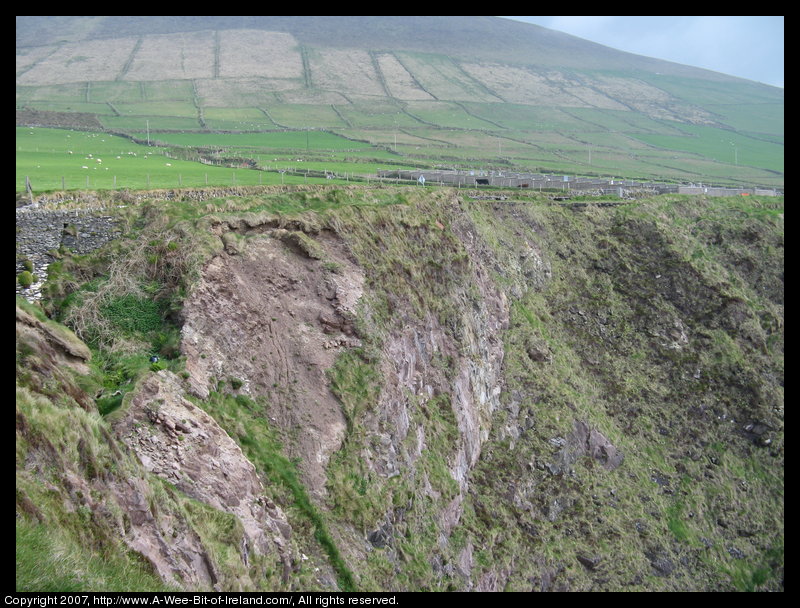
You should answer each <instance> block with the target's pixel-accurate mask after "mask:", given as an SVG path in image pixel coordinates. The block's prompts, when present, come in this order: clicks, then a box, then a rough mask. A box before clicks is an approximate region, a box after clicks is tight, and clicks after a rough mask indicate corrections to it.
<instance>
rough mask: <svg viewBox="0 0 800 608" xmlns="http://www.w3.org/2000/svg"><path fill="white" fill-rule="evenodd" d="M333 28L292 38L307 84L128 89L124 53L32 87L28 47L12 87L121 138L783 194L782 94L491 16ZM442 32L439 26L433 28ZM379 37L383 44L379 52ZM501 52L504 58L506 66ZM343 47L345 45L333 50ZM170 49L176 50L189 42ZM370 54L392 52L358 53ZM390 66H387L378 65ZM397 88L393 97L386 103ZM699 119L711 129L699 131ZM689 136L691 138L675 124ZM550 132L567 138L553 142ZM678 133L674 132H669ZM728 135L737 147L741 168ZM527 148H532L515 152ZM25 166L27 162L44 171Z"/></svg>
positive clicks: (210, 78) (212, 81)
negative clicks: (346, 150) (315, 137)
mask: <svg viewBox="0 0 800 608" xmlns="http://www.w3.org/2000/svg"><path fill="white" fill-rule="evenodd" d="M271 19H272V21H271V24H272V25H271V27H275V28H278V29H282V28H286V31H291V30H292V26H291V23H290V20H287V21H285V22H284V21H281V19H279V18H271ZM331 19H335V18H326V19H325V20H314V19H313V18H308V19H306V20H304V21H303V23H302V24H301V25H297V27H298V28H299V29H297V30H295V31H294V35H295V36H298V37H299V38H298V40H299V41H300V42H299V44H298V46H297V47H296V48H295V47H292V50H291V52H293V53H299V54H302V53H305V57H306V61H307V63H306V64H305V67H304V68H303V70H304V77H303V78H283V79H281V78H278V79H277V80H276V79H270V78H268V77H265V76H269V69H270V68H269V67H268V66H267V64H264V65H265V66H267V67H264V69H265V70H267V72H266V73H265V74H261V73H256V72H253V73H249V72H248V74H247V75H246V76H241V77H237V76H236V74H234V73H227V77H226V78H222V79H220V78H218V77H217V76H214V74H213V73H212V72H213V70H212V64H211V63H210V61H211V60H210V59H209V60H208V62H207V63H208V65H207V66H205V68H204V70H205V71H202V70H201V71H200V72H198V73H194V72H192V73H191V74H186V75H185V77H184V78H183V79H175V78H174V76H172V77H166V76H164V77H163V78H160V77H159V71H158V65H153V66H151V67H150V68H149V69H148V72H147V74H148V78H151V79H152V80H148V81H138V80H137V81H126V75H125V74H124V73H121V72H122V70H123V67H124V66H123V63H124V62H123V59H124V58H119V59H118V62H119V63H120V65H119V66H117V67H118V69H116V71H115V68H112V67H108V66H105V64H104V63H102V62H101V63H99V64H98V66H99V68H102V69H105V70H107V71H108V77H107V78H100V77H92V75H91V74H92V73H89V72H87V75H86V77H81V78H79V80H80V81H81V82H80V83H73V82H66V83H63V84H52V83H51V81H50V80H48V79H52V78H53V77H54V76H45V75H41V76H37V77H34V78H32V80H30V81H28V80H25V77H26V75H27V74H28V71H29V70H33V73H36V69H37V67H38V66H39V65H40V62H42V61H44V62H45V63H47V59H46V58H43V57H38V55H35V56H34V57H31V58H30V59H27V58H26V57H25V54H24V52H23V54H22V55H21V60H20V61H21V64H20V65H21V66H22V67H21V68H20V77H21V78H22V82H27V84H24V85H23V86H18V87H17V107H18V108H20V107H26V108H35V109H38V110H47V111H60V112H67V113H70V112H85V113H89V114H96V115H97V117H98V119H99V120H100V122H101V123H102V124H103V125H104V127H105V128H106V129H111V130H117V131H124V132H135V131H141V130H142V128H143V126H144V124H145V121H149V122H150V128H151V130H153V131H156V130H181V131H198V132H202V133H206V132H207V131H209V130H232V131H242V130H243V131H252V130H255V131H268V130H272V129H276V128H285V129H295V130H299V131H302V130H305V129H309V128H312V129H326V130H333V131H335V132H337V133H341V134H353V133H357V134H358V135H357V136H358V137H359V138H360V139H363V140H366V141H369V142H371V143H372V144H375V145H379V146H383V147H388V146H391V145H392V144H393V143H394V142H395V141H398V137H399V141H398V143H399V144H400V145H399V146H397V151H399V152H401V153H402V154H403V155H404V156H405V157H406V158H408V159H413V162H415V163H418V164H427V163H437V162H441V161H442V160H444V161H445V162H448V163H452V164H456V165H460V166H464V167H469V168H480V167H486V166H496V167H500V168H510V167H513V168H518V169H523V170H533V171H536V170H540V171H554V172H568V173H572V174H574V173H578V174H589V175H591V174H600V175H611V176H623V177H631V178H645V179H670V180H681V181H724V182H728V183H731V182H736V183H745V182H755V183H760V184H765V185H777V186H782V184H783V179H784V178H783V171H784V168H783V130H784V127H783V104H784V100H783V92H782V91H781V90H779V89H775V88H772V87H766V86H763V85H758V84H756V83H750V82H746V81H741V80H737V79H732V78H726V77H721V76H720V75H711V74H708V73H706V72H703V71H701V70H700V71H698V70H693V69H690V68H682V67H681V66H675V65H672V64H658V65H655V64H654V63H653V60H648V59H646V58H640V57H639V58H637V57H636V56H630V55H627V54H624V53H618V52H616V51H613V50H612V49H607V48H605V47H597V45H592V44H591V43H587V42H586V41H580V40H579V39H575V38H573V37H570V36H565V35H562V34H559V33H557V32H548V31H546V30H542V28H535V26H525V25H522V24H515V23H514V22H508V21H505V20H502V19H491V18H484V19H482V20H480V19H477V20H476V19H473V20H472V21H470V20H469V19H461V20H458V24H459V26H460V27H465V28H472V29H469V30H468V31H474V32H475V34H474V40H471V41H470V44H467V45H465V40H466V37H465V36H464V35H458V34H454V30H452V27H453V24H454V23H455V22H454V21H450V22H446V21H445V22H443V23H440V22H439V21H441V20H439V21H437V20H436V18H425V20H421V21H418V22H415V24H414V25H413V26H412V25H410V24H407V23H405V22H399V23H398V22H394V23H391V27H390V26H389V25H387V23H386V22H384V21H383V20H382V19H381V18H372V21H371V22H370V26H369V27H367V28H364V29H363V30H362V31H358V32H356V33H355V34H354V35H352V36H350V37H349V39H348V44H347V45H346V46H349V47H353V48H354V49H357V50H353V51H352V53H348V54H345V55H341V56H340V55H337V53H339V51H333V50H330V49H327V48H325V44H327V43H328V42H330V37H331V36H334V37H336V36H343V35H345V34H343V32H345V31H348V29H347V28H349V27H352V26H353V24H352V23H350V22H349V19H347V18H342V19H341V21H342V22H341V23H340V24H339V26H338V27H339V28H340V29H337V30H335V31H331V30H330V28H331V25H332V22H331V21H330V20H331ZM426 21H427V23H426ZM231 22H232V23H233V22H235V20H234V21H231ZM434 22H436V24H438V25H436V27H439V29H438V30H436V29H431V28H432V27H433V26H434ZM409 23H410V22H409ZM106 25H108V22H107V21H103V20H100V21H99V22H98V23H92V24H84V26H85V27H87V28H89V29H90V30H91V29H92V28H94V27H101V30H99V31H104V30H102V27H105V26H106ZM135 25H136V20H127V21H125V22H124V23H121V24H120V28H121V29H120V30H119V31H120V32H123V31H126V29H125V28H126V27H134V26H135ZM157 25H158V27H159V28H161V27H166V28H167V29H170V28H173V27H178V29H183V27H184V26H185V27H193V25H192V24H190V23H187V24H157ZM239 27H243V25H242V24H240V25H239ZM254 27H266V24H265V23H261V24H260V25H256V26H254ZM404 28H407V29H404ZM212 29H217V27H214V28H212ZM147 31H149V32H150V31H155V30H152V29H148V30H147ZM501 31H502V32H504V34H503V35H502V36H499V35H498V34H497V32H501ZM378 32H383V34H382V35H378ZM403 32H405V33H406V34H407V42H406V43H403V38H402V33H403ZM412 32H413V33H412ZM431 32H435V34H433V35H432V34H431ZM480 32H484V33H483V34H481V33H480ZM487 32H489V33H487ZM534 33H535V34H536V35H534ZM356 34H357V35H356ZM548 36H549V38H548ZM540 38H541V40H540ZM378 39H379V40H381V43H380V44H378V43H377V40H378ZM490 39H491V40H494V41H495V44H494V46H492V45H488V46H486V48H484V45H483V41H485V40H490ZM537 40H538V42H537ZM434 41H436V43H437V44H438V45H439V46H438V48H437V47H435V46H432V45H433V42H434ZM371 43H375V44H377V46H375V47H369V44H371ZM93 44H102V43H96V42H95V43H93ZM207 44H211V38H209V39H208V41H207ZM497 44H500V45H501V46H502V47H503V48H504V49H505V50H504V51H503V52H502V53H501V56H500V57H498V56H497V53H498V52H499V51H498V48H497V46H496V45H497ZM304 45H305V46H304ZM340 45H341V40H340V41H339V43H337V44H336V45H335V46H340ZM393 45H394V46H395V47H396V48H395V49H394V50H391V49H392V48H393ZM506 47H507V48H506ZM169 48H170V52H173V53H177V52H179V51H180V47H179V46H174V47H172V46H171V47H169ZM371 48H377V49H381V50H380V51H372V53H371V54H370V53H367V52H365V51H364V50H361V49H371ZM303 49H305V50H303ZM442 49H444V50H442ZM558 49H562V50H561V51H559V50H558ZM31 52H33V51H31ZM73 52H75V53H77V52H78V51H77V50H73ZM86 52H87V53H90V54H89V55H88V58H89V60H90V61H89V63H91V61H94V60H97V61H99V60H98V59H96V58H97V57H98V53H99V51H98V50H97V49H96V48H95V47H88V50H87V51H86ZM232 52H236V53H240V54H241V53H245V54H244V55H242V56H241V57H240V58H241V63H242V66H244V68H243V69H251V70H252V68H248V67H247V66H250V65H251V63H250V62H251V60H252V57H250V56H249V55H247V54H246V52H245V50H243V49H242V48H238V47H237V48H236V49H235V51H232ZM253 52H256V51H253ZM258 52H266V51H264V50H263V49H259V51H258ZM91 53H94V55H92V54H91ZM445 53H446V54H449V57H447V56H445ZM99 56H100V57H102V54H100V55H99ZM237 56H238V55H237ZM81 57H83V56H81ZM209 57H210V56H209ZM298 57H299V55H298ZM453 57H455V58H456V59H453ZM93 58H94V59H93ZM226 58H227V60H228V61H231V62H232V63H231V64H230V65H235V64H236V62H235V61H234V60H233V59H232V58H231V57H228V56H227V55H226ZM381 58H384V59H385V58H390V59H392V63H383V64H381V63H380V61H379V59H381ZM86 59H87V58H86V57H84V60H86ZM176 61H178V58H177V57H176ZM298 61H299V59H298ZM570 61H572V62H574V63H572V64H570V63H569V62H570ZM75 62H77V63H75ZM75 62H74V65H73V64H70V65H68V66H63V67H62V69H61V70H56V71H55V73H56V75H57V76H58V77H60V76H61V72H63V70H64V69H72V68H75V69H83V63H82V62H78V61H77V58H76V59H75ZM626 62H627V63H626ZM111 63H112V64H113V61H112V62H111ZM178 63H180V62H179V61H178ZM501 64H513V65H512V66H511V67H509V66H508V65H501ZM169 65H170V68H171V67H172V64H171V63H170V64H169ZM380 65H383V66H384V67H383V68H380V67H379V66H380ZM389 66H392V67H391V68H390V67H389ZM272 69H273V70H274V69H277V68H272ZM109 70H110V71H109ZM655 72H659V73H658V74H656V73H655ZM37 78H39V79H40V80H41V82H39V81H38V80H37ZM85 80H92V82H90V83H88V84H84V81H85ZM320 83H321V84H320ZM519 87H522V88H521V89H520V90H521V91H523V92H519V91H518V90H517V89H518V88H519ZM543 91H544V92H543ZM639 91H641V92H642V94H641V95H640V94H639ZM389 94H391V95H395V96H394V97H389V96H384V95H389ZM508 102H510V103H508ZM696 120H701V121H702V125H703V126H694V125H693V123H694V122H695V121H696ZM679 126H680V127H686V128H685V129H678V130H676V127H679ZM553 134H558V135H560V136H563V137H564V138H565V139H563V140H562V141H560V142H558V143H553V142H552V141H550V139H549V136H552V135H553ZM408 135H413V136H414V137H421V142H422V143H420V141H416V142H414V143H413V144H411V145H406V146H403V145H402V140H403V138H404V137H406V136H408ZM668 135H675V136H676V137H674V138H671V137H658V136H668ZM632 138H635V139H632ZM731 140H732V141H734V142H735V145H736V146H737V148H738V150H739V159H738V162H737V159H736V158H735V156H734V154H733V153H732V152H731V144H730V141H731ZM519 142H527V143H528V145H527V146H523V147H520V146H519V145H518V144H519ZM641 142H646V143H647V144H648V146H647V148H646V149H645V150H640V149H638V148H639V146H640V144H641ZM293 147H294V148H295V150H297V151H298V152H300V151H302V150H303V148H304V147H305V146H304V145H303V142H300V143H299V144H297V145H294V146H293ZM515 147H516V149H515ZM590 147H593V148H592V149H593V152H592V162H591V163H590V162H589V160H588V156H589V155H588V150H589V149H590ZM454 148H457V149H456V150H454ZM22 163H25V164H27V165H29V166H30V165H32V164H33V161H28V160H27V159H22Z"/></svg>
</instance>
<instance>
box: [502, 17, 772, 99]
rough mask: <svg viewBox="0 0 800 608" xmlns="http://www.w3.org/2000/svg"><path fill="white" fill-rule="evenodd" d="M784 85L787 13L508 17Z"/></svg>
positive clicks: (634, 49) (700, 66) (752, 78)
mask: <svg viewBox="0 0 800 608" xmlns="http://www.w3.org/2000/svg"><path fill="white" fill-rule="evenodd" d="M506 19H515V20H517V21H527V22H528V23H535V24H537V25H541V26H544V27H547V28H550V29H552V30H559V31H561V32H565V33H567V34H572V35H573V36H578V37H580V38H584V39H586V40H591V41H592V42H597V43H600V44H604V45H605V46H610V47H613V48H615V49H619V50H621V51H627V52H629V53H636V54H637V55H645V56H646V57H655V58H657V59H666V60H667V61H674V62H676V63H682V64H685V65H691V66H695V67H699V68H706V69H709V70H714V71H715V72H722V73H723V74H729V75H731V76H739V77H741V78H747V79H748V80H755V81H756V82H763V83H764V84H769V85H772V86H775V87H781V88H783V17H737V16H732V17H713V16H711V17H709V16H706V17H656V16H644V17H597V16H595V17H575V16H571V17H506Z"/></svg>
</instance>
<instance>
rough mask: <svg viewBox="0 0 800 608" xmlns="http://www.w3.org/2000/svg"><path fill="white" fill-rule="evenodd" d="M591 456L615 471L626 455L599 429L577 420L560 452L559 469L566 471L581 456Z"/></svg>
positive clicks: (606, 467) (607, 468)
mask: <svg viewBox="0 0 800 608" xmlns="http://www.w3.org/2000/svg"><path fill="white" fill-rule="evenodd" d="M584 456H589V457H590V458H593V459H594V460H596V461H597V462H599V463H600V464H602V465H603V467H605V469H606V470H609V471H613V470H614V469H616V468H617V467H618V466H620V465H621V464H622V461H623V460H624V456H623V454H622V452H620V451H619V450H617V448H616V447H614V446H613V445H612V444H611V442H610V441H609V440H608V439H606V437H605V436H604V435H603V434H602V433H601V432H600V431H598V430H597V429H593V428H590V427H589V425H588V424H586V422H584V421H583V420H575V421H574V423H573V426H572V432H571V433H570V434H569V436H568V437H567V439H566V445H565V446H564V448H563V449H562V450H561V452H559V454H558V459H559V471H560V472H566V471H568V470H569V467H571V466H572V465H573V464H575V462H577V461H578V459H579V458H582V457H584Z"/></svg>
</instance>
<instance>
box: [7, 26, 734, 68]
mask: <svg viewBox="0 0 800 608" xmlns="http://www.w3.org/2000/svg"><path fill="white" fill-rule="evenodd" d="M235 29H255V30H264V31H273V32H287V33H290V34H291V35H292V36H294V37H295V38H296V39H297V41H298V42H299V43H300V44H303V45H307V46H312V47H342V48H362V49H370V50H405V51H420V52H428V53H440V54H444V55H447V56H450V57H453V58H457V59H463V60H484V61H501V62H505V63H511V64H520V65H537V66H548V67H562V68H567V67H571V68H580V69H611V70H618V69H626V70H631V69H641V70H646V71H658V72H660V73H662V74H675V75H682V76H694V77H702V78H713V79H720V80H736V78H735V77H733V76H727V75H724V74H719V73H716V72H712V71H709V70H703V69H700V68H693V67H690V66H684V65H680V64H676V63H672V62H669V61H663V60H660V59H652V58H649V57H643V56H640V55H634V54H632V53H626V52H624V51H618V50H616V49H613V48H610V47H607V46H603V45H601V44H597V43H594V42H590V41H587V40H583V39H581V38H578V37H576V36H571V35H569V34H565V33H562V32H558V31H555V30H550V29H547V28H544V27H541V26H538V25H533V24H527V23H521V22H517V21H513V20H510V19H503V18H500V17H473V16H427V17H419V16H398V17H392V16H373V17H369V16H325V17H312V16H296V17H290V16H251V17H244V16H242V17H234V16H220V17H207V16H185V17H184V16H161V17H148V16H133V17H125V16H108V17H39V16H36V17H17V32H16V43H17V47H18V48H19V47H31V46H42V45H48V44H59V43H62V42H78V41H88V40H98V39H108V38H122V37H126V36H142V35H156V34H175V33H187V32H198V31H204V30H215V31H222V30H235Z"/></svg>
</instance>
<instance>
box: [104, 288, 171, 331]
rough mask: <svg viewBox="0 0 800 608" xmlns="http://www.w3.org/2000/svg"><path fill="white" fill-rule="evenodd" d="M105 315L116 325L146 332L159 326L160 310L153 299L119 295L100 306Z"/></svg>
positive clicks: (124, 328) (129, 329)
mask: <svg viewBox="0 0 800 608" xmlns="http://www.w3.org/2000/svg"><path fill="white" fill-rule="evenodd" d="M102 312H103V315H105V317H106V318H107V319H108V320H109V321H111V322H112V323H114V325H116V326H117V327H119V328H121V329H123V330H126V331H130V332H142V333H147V332H149V331H153V330H157V329H159V328H160V327H161V311H160V310H159V307H158V304H157V303H156V302H154V301H153V300H148V299H145V298H138V297H136V296H132V295H127V296H121V297H119V298H116V299H114V300H112V301H111V302H110V303H108V304H106V305H105V306H103V307H102Z"/></svg>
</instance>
